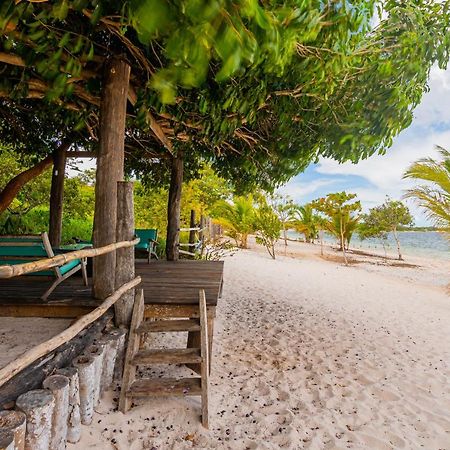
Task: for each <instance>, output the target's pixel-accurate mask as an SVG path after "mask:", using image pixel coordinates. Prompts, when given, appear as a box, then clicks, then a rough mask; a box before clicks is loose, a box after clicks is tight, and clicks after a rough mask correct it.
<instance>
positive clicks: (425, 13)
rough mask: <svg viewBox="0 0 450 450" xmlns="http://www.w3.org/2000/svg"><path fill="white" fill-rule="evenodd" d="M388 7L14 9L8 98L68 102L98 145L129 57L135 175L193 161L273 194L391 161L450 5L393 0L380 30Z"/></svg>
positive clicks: (7, 35)
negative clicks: (339, 168) (381, 158)
mask: <svg viewBox="0 0 450 450" xmlns="http://www.w3.org/2000/svg"><path fill="white" fill-rule="evenodd" d="M375 6H376V2H375V1H374V0H350V1H346V2H343V3H342V2H323V1H318V0H314V1H310V2H300V3H299V2H297V1H293V0H290V1H288V2H284V3H279V2H272V3H270V2H265V3H258V2H248V1H241V0H236V1H229V0H214V1H212V2H210V3H208V5H207V7H205V5H203V3H198V2H188V3H186V2H180V1H178V0H170V1H165V2H158V1H156V0H136V1H132V2H116V1H109V0H82V1H80V0H58V1H45V0H43V1H39V2H29V1H25V0H19V1H15V0H6V1H4V2H2V4H1V6H0V29H1V34H0V45H1V62H2V63H4V67H2V77H1V80H0V93H1V95H2V96H3V97H4V98H6V99H7V100H8V101H10V102H14V103H15V104H16V105H18V107H19V108H20V107H22V105H23V102H25V101H28V102H30V104H33V105H34V108H35V109H36V110H42V111H44V110H45V105H47V110H49V109H52V107H53V108H54V105H55V104H58V105H61V108H64V109H65V110H66V112H67V111H69V112H70V111H71V112H73V116H71V117H73V120H74V126H73V129H76V130H80V129H83V135H84V136H91V135H92V136H94V137H96V136H98V116H99V114H98V106H99V103H100V98H101V88H102V83H101V81H102V80H101V77H102V72H103V70H102V69H103V66H104V64H105V61H108V60H109V59H110V58H112V57H117V56H120V57H122V56H124V57H125V58H126V59H127V61H129V63H130V65H131V75H132V76H131V86H130V90H129V92H130V105H129V108H128V112H129V114H128V122H127V133H126V136H127V137H126V144H127V149H128V150H129V151H128V154H129V155H130V157H129V158H128V161H127V166H128V170H129V172H135V173H136V174H138V175H139V176H142V177H143V176H145V175H146V174H147V175H146V176H147V177H148V178H149V179H152V178H153V179H154V180H155V182H158V183H160V182H162V180H164V179H167V174H168V170H167V167H168V161H169V159H170V158H169V156H170V153H174V152H177V150H185V152H184V153H185V155H187V156H186V166H187V173H192V174H195V172H196V170H197V169H198V168H199V167H200V165H201V164H200V163H201V162H203V161H204V160H206V161H209V162H210V163H211V164H212V166H213V168H214V169H215V170H216V172H217V173H218V174H219V175H220V176H222V177H224V178H226V179H229V180H233V181H234V182H235V183H236V184H237V185H239V187H240V188H241V189H247V190H252V189H254V188H255V187H256V186H262V187H264V188H266V189H273V187H274V186H276V185H277V184H280V183H283V182H285V181H287V180H288V179H289V178H291V177H292V176H293V175H295V174H296V173H298V172H299V171H301V170H303V169H304V168H305V167H306V166H307V165H308V164H309V163H310V162H311V161H313V160H314V159H315V158H317V157H318V156H321V155H322V156H328V157H332V158H335V159H337V160H339V161H346V160H351V161H357V160H359V159H361V158H365V157H368V156H370V155H371V154H373V153H375V152H377V151H380V152H384V151H385V150H386V149H387V148H388V147H389V146H390V144H391V142H392V138H393V137H394V136H395V135H396V134H398V133H399V132H400V131H401V130H402V129H403V128H405V127H406V126H408V125H409V123H410V121H411V118H412V111H413V109H414V107H415V106H416V105H417V104H418V103H419V102H420V99H421V96H422V93H423V92H424V91H425V90H426V88H427V79H428V75H429V71H430V68H431V67H432V65H433V64H436V63H437V64H439V65H440V66H442V67H443V66H445V64H446V63H447V61H448V48H449V45H450V44H449V41H448V28H449V16H450V13H449V8H448V2H447V1H446V2H442V3H440V2H431V1H429V0H416V1H414V2H393V1H389V2H384V4H383V13H384V14H383V16H382V17H381V20H380V22H379V24H378V25H377V27H376V28H373V26H372V24H373V20H372V19H373V16H374V8H375ZM410 54H414V55H415V57H414V58H408V57H405V55H410ZM49 102H52V104H51V105H50V107H48V104H49ZM381 110H382V111H383V114H381V115H380V114H379V111H381ZM60 117H62V118H64V117H66V114H65V113H64V114H62V113H61V114H60ZM49 122H50V119H49ZM3 125H4V127H6V128H8V129H11V127H12V126H13V122H12V121H8V120H7V119H5V120H4V123H3ZM92 141H94V143H95V139H92ZM89 142H90V141H89ZM28 151H29V152H33V148H32V146H29V150H28Z"/></svg>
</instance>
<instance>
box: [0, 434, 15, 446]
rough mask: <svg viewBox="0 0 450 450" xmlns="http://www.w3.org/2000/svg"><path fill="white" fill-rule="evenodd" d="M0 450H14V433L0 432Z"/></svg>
mask: <svg viewBox="0 0 450 450" xmlns="http://www.w3.org/2000/svg"><path fill="white" fill-rule="evenodd" d="M0 450H14V433H12V432H11V431H8V430H5V431H2V430H0Z"/></svg>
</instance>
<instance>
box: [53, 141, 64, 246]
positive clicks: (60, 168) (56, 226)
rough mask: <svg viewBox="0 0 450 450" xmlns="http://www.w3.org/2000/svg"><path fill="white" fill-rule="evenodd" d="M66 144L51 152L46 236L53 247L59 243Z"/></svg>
mask: <svg viewBox="0 0 450 450" xmlns="http://www.w3.org/2000/svg"><path fill="white" fill-rule="evenodd" d="M67 147H68V145H67V146H65V147H63V146H61V148H59V149H58V150H56V151H55V152H54V153H53V172H52V185H51V189H50V220H49V230H48V238H49V239H50V243H51V244H52V246H53V247H59V246H60V245H61V234H62V219H63V201H64V177H65V174H66V152H67Z"/></svg>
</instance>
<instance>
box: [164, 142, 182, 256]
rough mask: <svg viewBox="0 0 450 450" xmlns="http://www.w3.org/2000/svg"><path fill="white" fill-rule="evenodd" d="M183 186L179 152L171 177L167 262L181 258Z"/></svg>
mask: <svg viewBox="0 0 450 450" xmlns="http://www.w3.org/2000/svg"><path fill="white" fill-rule="evenodd" d="M182 185H183V154H182V152H181V151H180V152H178V154H177V156H175V157H173V158H172V171H171V175H170V188H169V202H168V207H167V240H166V259H167V261H178V258H179V256H180V252H179V248H178V244H179V243H180V211H181V189H182Z"/></svg>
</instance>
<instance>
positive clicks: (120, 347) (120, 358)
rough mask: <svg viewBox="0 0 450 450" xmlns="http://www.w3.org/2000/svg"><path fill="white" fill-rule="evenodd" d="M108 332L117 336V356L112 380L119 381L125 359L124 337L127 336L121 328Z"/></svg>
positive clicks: (125, 331)
mask: <svg viewBox="0 0 450 450" xmlns="http://www.w3.org/2000/svg"><path fill="white" fill-rule="evenodd" d="M110 333H111V334H112V335H113V336H114V337H115V338H117V356H116V362H115V364H114V376H113V380H116V381H121V380H122V374H123V364H124V361H125V339H126V337H127V330H125V329H123V328H116V329H115V330H111V331H110Z"/></svg>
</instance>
